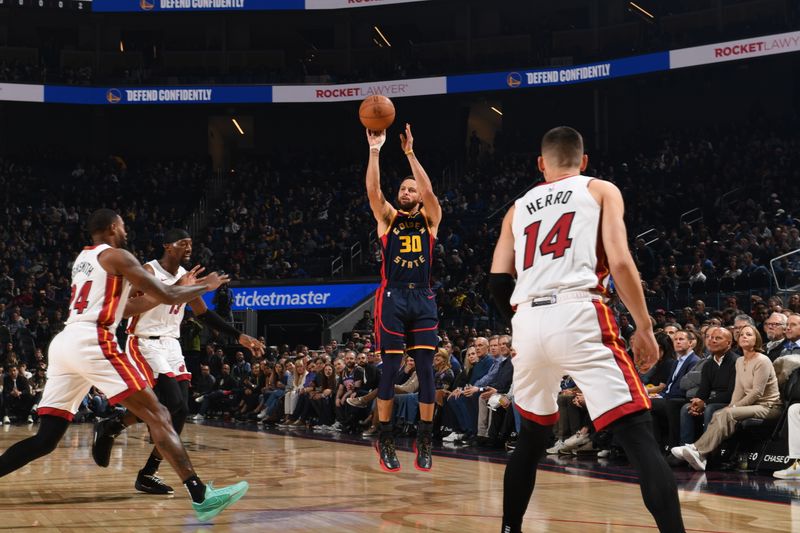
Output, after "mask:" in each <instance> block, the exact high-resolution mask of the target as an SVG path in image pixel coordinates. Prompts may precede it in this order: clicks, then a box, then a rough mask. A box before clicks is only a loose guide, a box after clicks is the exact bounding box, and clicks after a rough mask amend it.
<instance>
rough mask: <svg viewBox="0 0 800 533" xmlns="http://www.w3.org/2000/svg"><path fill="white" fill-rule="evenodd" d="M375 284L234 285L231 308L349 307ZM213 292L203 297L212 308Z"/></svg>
mask: <svg viewBox="0 0 800 533" xmlns="http://www.w3.org/2000/svg"><path fill="white" fill-rule="evenodd" d="M377 288H378V284H377V283H346V284H337V285H295V286H285V287H234V288H231V291H232V292H233V306H232V308H233V310H234V311H244V310H245V309H255V310H257V311H278V310H281V309H337V308H346V307H352V306H354V305H356V304H357V303H359V302H360V301H361V300H363V299H364V298H366V297H367V296H369V295H370V294H372V293H374V292H375V291H376V290H377ZM213 299H214V293H211V292H209V293H206V294H205V295H204V296H203V300H204V301H205V302H206V305H208V307H209V308H210V309H214V305H213V303H212V300H213Z"/></svg>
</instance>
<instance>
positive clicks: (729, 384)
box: [679, 327, 739, 445]
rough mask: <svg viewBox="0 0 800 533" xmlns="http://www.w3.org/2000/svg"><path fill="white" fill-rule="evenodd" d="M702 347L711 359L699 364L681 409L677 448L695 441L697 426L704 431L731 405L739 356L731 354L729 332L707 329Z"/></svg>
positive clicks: (731, 341)
mask: <svg viewBox="0 0 800 533" xmlns="http://www.w3.org/2000/svg"><path fill="white" fill-rule="evenodd" d="M706 343H707V346H708V349H709V351H710V352H711V355H710V356H709V358H708V359H707V361H706V362H705V363H704V364H703V368H702V370H701V372H700V380H699V383H698V388H697V391H696V393H695V394H693V395H691V396H687V397H688V398H690V399H689V402H688V403H687V404H684V406H683V407H682V408H681V415H680V418H681V422H680V439H679V441H680V442H679V444H680V445H684V444H687V443H690V442H694V441H695V440H697V438H696V437H697V435H698V432H697V430H698V426H701V429H702V431H705V428H706V427H708V424H709V423H710V422H711V418H712V417H713V416H714V413H715V412H717V411H718V410H720V409H723V408H724V407H726V406H727V405H728V404H729V403H730V402H731V397H732V395H733V390H734V388H735V385H736V359H738V358H739V355H738V354H736V352H733V351H731V344H732V343H733V336H732V334H731V332H730V331H728V330H727V329H726V328H721V327H714V328H709V329H708V331H707V335H706ZM695 368H696V367H695ZM702 431H701V432H700V433H702Z"/></svg>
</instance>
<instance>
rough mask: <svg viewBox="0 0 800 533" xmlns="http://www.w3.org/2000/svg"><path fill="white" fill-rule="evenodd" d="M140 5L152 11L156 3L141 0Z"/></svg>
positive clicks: (144, 9) (143, 8) (145, 9)
mask: <svg viewBox="0 0 800 533" xmlns="http://www.w3.org/2000/svg"><path fill="white" fill-rule="evenodd" d="M139 7H140V8H141V9H142V11H151V10H152V9H153V8H154V7H156V5H155V4H154V3H153V2H148V1H147V0H139Z"/></svg>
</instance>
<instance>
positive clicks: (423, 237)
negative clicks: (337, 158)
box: [381, 211, 436, 287]
mask: <svg viewBox="0 0 800 533" xmlns="http://www.w3.org/2000/svg"><path fill="white" fill-rule="evenodd" d="M435 241H436V239H435V238H434V237H433V236H432V235H431V232H430V228H429V227H428V221H427V220H426V219H425V216H424V215H423V214H422V213H420V212H419V211H417V212H416V213H414V214H413V215H411V214H408V213H406V212H405V211H397V214H396V215H395V217H394V218H393V219H392V223H391V224H390V225H389V229H388V230H387V231H386V233H385V234H384V235H383V236H382V237H381V253H382V255H383V265H382V267H381V276H382V278H383V281H388V282H399V283H419V284H422V285H424V286H426V287H427V286H428V285H430V280H431V262H432V258H433V245H434V243H435Z"/></svg>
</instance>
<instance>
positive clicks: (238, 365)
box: [231, 351, 253, 381]
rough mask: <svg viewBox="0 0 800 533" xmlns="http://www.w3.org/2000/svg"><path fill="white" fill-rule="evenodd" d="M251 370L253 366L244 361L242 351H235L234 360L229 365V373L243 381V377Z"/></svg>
mask: <svg viewBox="0 0 800 533" xmlns="http://www.w3.org/2000/svg"><path fill="white" fill-rule="evenodd" d="M252 372H253V367H252V365H251V364H250V363H248V362H247V361H245V358H244V352H242V351H237V352H236V360H235V361H234V363H233V366H232V367H231V375H233V377H234V378H236V379H237V380H239V381H244V378H246V377H247V376H249V375H250V374H251V373H252Z"/></svg>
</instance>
